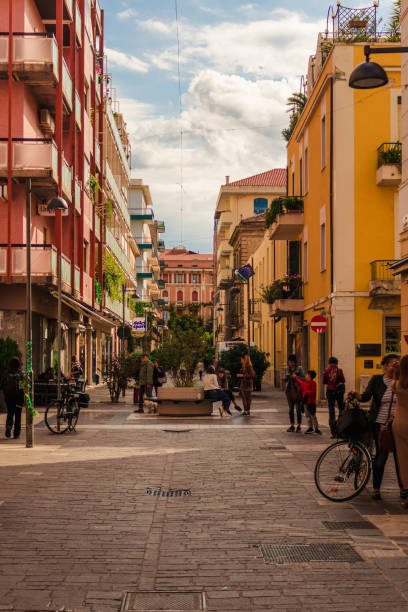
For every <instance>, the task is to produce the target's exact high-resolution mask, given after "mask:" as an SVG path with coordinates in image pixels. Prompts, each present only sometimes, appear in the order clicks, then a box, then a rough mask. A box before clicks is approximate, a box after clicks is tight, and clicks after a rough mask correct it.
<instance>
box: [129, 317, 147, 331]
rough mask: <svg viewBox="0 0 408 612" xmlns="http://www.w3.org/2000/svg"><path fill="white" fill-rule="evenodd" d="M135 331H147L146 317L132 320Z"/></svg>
mask: <svg viewBox="0 0 408 612" xmlns="http://www.w3.org/2000/svg"><path fill="white" fill-rule="evenodd" d="M132 329H133V331H138V332H145V331H146V321H145V318H144V317H137V318H136V319H133V322H132Z"/></svg>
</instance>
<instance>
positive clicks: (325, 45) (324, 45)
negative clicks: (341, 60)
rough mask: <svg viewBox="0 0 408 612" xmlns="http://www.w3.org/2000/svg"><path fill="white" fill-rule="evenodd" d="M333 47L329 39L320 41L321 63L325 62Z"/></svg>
mask: <svg viewBox="0 0 408 612" xmlns="http://www.w3.org/2000/svg"><path fill="white" fill-rule="evenodd" d="M332 48H333V42H332V41H331V40H323V41H322V42H321V43H320V52H321V54H322V65H323V64H324V63H325V61H326V60H327V58H328V56H329V53H330V51H331V50H332Z"/></svg>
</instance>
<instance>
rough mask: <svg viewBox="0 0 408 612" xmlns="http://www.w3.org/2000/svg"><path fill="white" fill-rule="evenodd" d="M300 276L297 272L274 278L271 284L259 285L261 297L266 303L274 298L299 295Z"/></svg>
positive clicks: (286, 298) (271, 302) (270, 302)
mask: <svg viewBox="0 0 408 612" xmlns="http://www.w3.org/2000/svg"><path fill="white" fill-rule="evenodd" d="M301 287H302V278H301V277H300V276H299V274H291V275H290V276H289V275H287V276H284V277H283V278H278V279H276V280H275V281H274V282H273V283H272V284H271V285H267V286H266V287H264V286H262V287H261V299H262V301H263V302H265V303H266V304H273V303H274V302H275V300H290V299H295V298H299V297H300V292H301V291H300V290H301Z"/></svg>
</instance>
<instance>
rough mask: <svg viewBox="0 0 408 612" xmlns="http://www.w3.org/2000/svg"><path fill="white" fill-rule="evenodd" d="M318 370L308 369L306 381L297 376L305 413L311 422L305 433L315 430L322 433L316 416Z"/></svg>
mask: <svg viewBox="0 0 408 612" xmlns="http://www.w3.org/2000/svg"><path fill="white" fill-rule="evenodd" d="M315 378H316V372H315V370H308V372H307V373H306V381H303V380H301V379H300V378H298V377H296V380H297V381H298V383H299V385H300V388H301V389H302V397H303V405H304V408H305V415H306V418H307V420H308V423H309V428H308V429H306V431H305V434H311V433H313V432H315V433H317V434H319V435H320V436H321V435H322V432H321V431H320V429H319V423H318V422H317V416H316V395H317V385H316V381H315Z"/></svg>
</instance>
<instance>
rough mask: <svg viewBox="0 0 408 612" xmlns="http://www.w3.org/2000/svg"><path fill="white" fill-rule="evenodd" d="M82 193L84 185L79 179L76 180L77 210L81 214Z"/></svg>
mask: <svg viewBox="0 0 408 612" xmlns="http://www.w3.org/2000/svg"><path fill="white" fill-rule="evenodd" d="M81 191H82V183H81V181H79V180H78V179H77V178H76V179H75V210H76V211H77V213H79V214H81Z"/></svg>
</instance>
